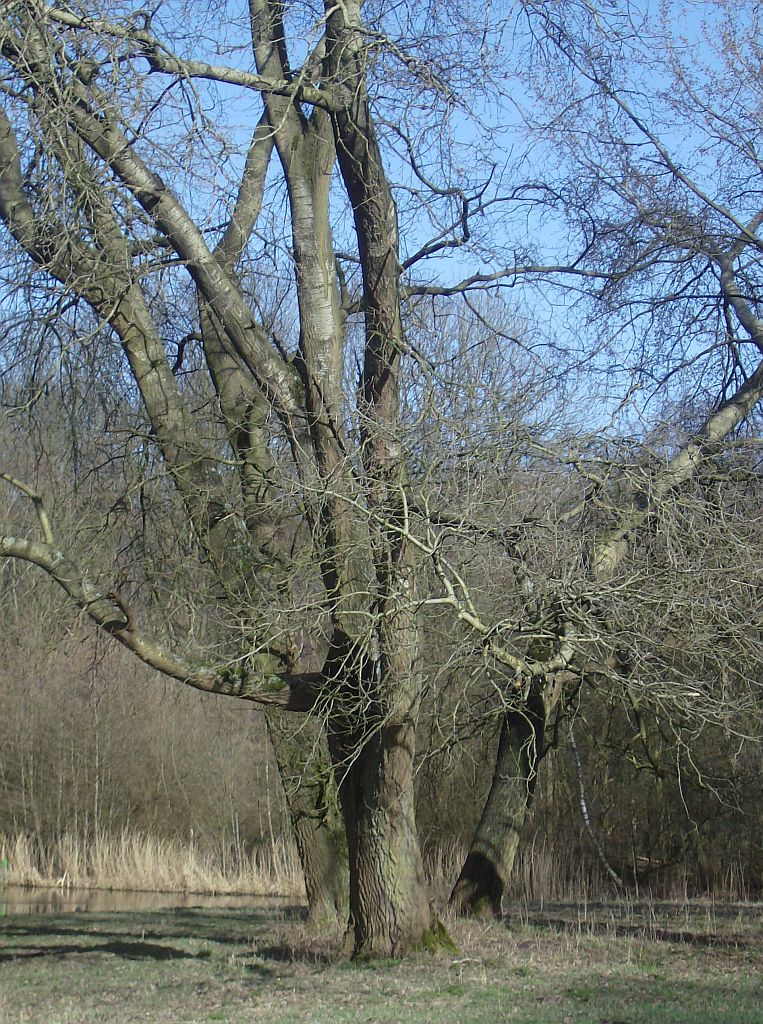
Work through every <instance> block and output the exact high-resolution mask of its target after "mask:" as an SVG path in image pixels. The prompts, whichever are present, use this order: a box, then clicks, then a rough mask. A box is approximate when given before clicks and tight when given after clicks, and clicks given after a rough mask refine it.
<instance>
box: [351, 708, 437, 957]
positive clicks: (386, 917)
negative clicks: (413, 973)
mask: <svg viewBox="0 0 763 1024" xmlns="http://www.w3.org/2000/svg"><path fill="white" fill-rule="evenodd" d="M413 738H414V737H413V725H412V723H411V722H402V723H399V724H396V725H390V726H384V727H382V728H381V729H380V730H379V732H378V733H376V735H374V736H373V737H372V738H370V739H368V740H367V741H366V742H365V743H364V745H363V746H362V747H361V748H360V750H353V748H352V744H351V743H350V744H348V743H347V742H346V741H345V738H344V737H341V736H337V735H334V736H333V737H332V750H333V751H334V755H335V758H336V759H337V760H338V761H340V762H341V761H345V762H347V761H348V759H349V763H348V764H347V766H346V768H345V770H344V775H343V777H342V779H341V783H340V786H339V795H340V800H341V803H342V813H343V816H344V822H345V829H346V833H347V844H348V850H349V862H350V921H349V926H348V933H347V946H348V951H349V948H352V955H353V957H354V958H355V959H366V958H370V957H376V956H381V957H390V956H393V957H396V956H405V955H406V954H407V953H410V952H411V951H412V950H415V949H420V948H426V947H429V946H430V945H434V944H437V941H438V939H439V937H440V936H439V931H438V926H437V922H436V920H435V919H434V917H433V913H432V909H431V907H430V905H429V900H428V898H427V890H426V883H425V879H424V869H423V865H422V860H421V851H420V849H419V844H418V839H417V835H416V826H415V820H414V810H413Z"/></svg>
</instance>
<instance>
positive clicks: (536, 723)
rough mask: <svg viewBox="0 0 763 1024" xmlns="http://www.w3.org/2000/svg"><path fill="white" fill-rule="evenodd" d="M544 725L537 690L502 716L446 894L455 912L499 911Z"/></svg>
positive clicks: (532, 786) (528, 799)
mask: <svg viewBox="0 0 763 1024" xmlns="http://www.w3.org/2000/svg"><path fill="white" fill-rule="evenodd" d="M544 727H545V713H544V704H543V699H542V697H541V696H540V694H531V695H530V697H529V698H528V700H527V701H526V702H525V704H524V705H523V706H522V707H521V708H519V709H517V710H512V711H509V712H508V713H507V714H506V715H505V716H504V719H503V723H502V725H501V737H500V740H499V743H498V754H497V756H496V765H495V772H494V774H493V783H492V785H491V787H490V792H489V794H488V798H487V802H486V804H485V808H484V810H483V812H482V817H481V818H480V822H479V825H478V826H477V831H476V833H475V835H474V839H473V840H472V844H471V847H470V848H469V853H468V856H467V858H466V861H465V863H464V866H463V868H462V869H461V874H460V876H459V878H458V881H457V882H456V884H455V886H454V888H453V892H452V893H451V896H450V904H451V906H452V907H453V908H454V909H455V910H456V912H457V913H459V914H464V915H467V914H481V913H485V912H487V913H491V912H492V914H493V915H494V916H495V917H497V918H500V917H501V915H502V912H503V910H502V904H503V894H504V890H505V888H506V883H507V881H508V879H509V876H510V875H511V870H512V868H513V866H514V859H515V857H516V853H517V848H518V846H519V837H520V834H521V832H522V826H523V825H524V823H525V818H526V817H527V811H528V808H529V807H530V804H531V802H532V797H533V791H534V789H535V780H536V778H537V763H538V754H539V752H540V749H541V744H542V740H543V730H544Z"/></svg>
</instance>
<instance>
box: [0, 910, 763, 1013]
mask: <svg viewBox="0 0 763 1024" xmlns="http://www.w3.org/2000/svg"><path fill="white" fill-rule="evenodd" d="M449 927H450V928H451V932H452V934H453V937H454V939H455V940H456V942H457V944H458V946H459V953H457V954H441V955H438V956H429V955H422V956H420V957H418V958H416V959H413V960H410V961H404V962H391V961H383V962H379V963H373V964H363V965H356V964H351V963H346V962H342V961H336V960H335V959H334V952H335V949H336V944H337V943H336V938H335V939H334V941H331V940H327V939H321V940H318V939H315V938H311V937H310V936H309V935H308V934H307V933H306V932H305V930H304V926H303V924H302V911H301V910H300V908H297V907H295V908H291V909H288V908H287V909H285V910H280V911H274V910H272V909H266V908H257V909H251V910H202V909H178V910H163V911H153V912H135V911H130V912H123V913H87V914H85V913H70V914H61V915H58V916H43V915H25V916H21V915H18V916H8V917H6V918H3V919H0V1024H33V1022H34V1024H38V1022H39V1024H85V1022H93V1024H95V1022H99V1024H100V1022H104V1021H108V1022H110V1024H128V1022H129V1024H137V1022H143V1021H145V1022H151V1024H163V1022H167V1024H169V1022H172V1024H195V1022H207V1021H210V1022H211V1021H219V1022H230V1024H239V1022H240V1024H243V1022H248V1021H268V1024H292V1022H293V1024H345V1022H346V1024H360V1022H372V1024H382V1022H390V1024H413V1022H417V1024H418V1022H422V1021H423V1022H432V1024H437V1022H443V1024H445V1022H447V1024H453V1022H457V1024H501V1022H504V1021H511V1022H518V1024H546V1022H548V1024H552V1022H553V1024H567V1022H570V1024H572V1022H581V1024H582V1022H585V1024H695V1022H702V1024H761V1021H762V1020H763V905H761V904H720V903H717V904H714V903H704V902H698V903H682V904H674V903H649V904H627V903H596V904H588V905H578V904H569V903H568V904H556V905H553V906H548V905H546V906H544V907H543V908H540V907H523V908H517V909H515V910H514V911H513V912H512V913H511V914H510V915H509V916H508V918H507V920H506V921H505V922H503V923H502V924H497V923H493V922H490V923H483V922H479V921H471V922H470V921H451V922H449Z"/></svg>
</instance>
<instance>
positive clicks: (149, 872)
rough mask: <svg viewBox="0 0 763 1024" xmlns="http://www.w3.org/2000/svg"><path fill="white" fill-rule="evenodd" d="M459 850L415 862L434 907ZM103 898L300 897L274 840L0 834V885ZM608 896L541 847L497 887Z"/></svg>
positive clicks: (669, 887) (448, 847) (662, 892)
mask: <svg viewBox="0 0 763 1024" xmlns="http://www.w3.org/2000/svg"><path fill="white" fill-rule="evenodd" d="M465 853H466V851H465V849H464V847H463V844H461V843H459V842H456V841H452V842H445V843H440V844H439V845H437V846H436V847H434V848H432V849H430V850H429V851H428V852H427V855H426V857H425V869H426V873H427V876H428V878H429V881H430V884H431V886H432V890H433V892H434V894H435V895H436V897H437V898H438V899H442V900H446V899H447V897H448V895H449V893H450V890H451V888H452V886H453V884H454V882H455V880H456V878H457V877H458V874H459V871H460V869H461V865H462V864H463V861H464V857H465ZM3 882H6V883H8V884H10V885H22V886H42V887H49V886H59V887H62V888H83V889H113V890H124V891H143V892H186V893H211V894H220V895H223V894H233V893H242V894H251V895H257V896H286V897H290V898H294V899H303V898H304V881H303V877H302V870H301V867H300V863H299V858H298V856H297V852H296V849H295V848H294V846H293V844H292V843H291V842H290V841H289V840H287V839H284V838H282V837H278V838H275V839H274V841H273V842H270V843H265V844H261V845H258V846H256V847H254V848H251V849H247V848H244V847H243V845H242V844H234V843H231V844H226V843H224V842H220V843H218V844H216V845H211V844H209V843H203V842H199V841H194V840H189V839H186V838H184V837H180V836H178V837H174V838H158V837H155V836H151V835H148V834H146V833H143V832H136V831H131V830H127V829H125V830H124V831H122V832H120V833H117V834H116V835H113V834H107V833H101V834H99V835H97V836H96V837H95V838H94V839H84V838H82V837H78V836H75V835H73V834H71V833H65V834H64V835H62V836H60V837H58V839H57V840H56V841H54V842H51V843H42V842H41V841H39V840H38V839H37V838H35V837H34V836H30V835H26V834H19V835H15V836H10V835H5V834H3V833H2V832H0V884H2V883H3ZM710 888H711V892H708V893H707V894H706V895H712V896H713V897H714V898H717V899H729V900H747V899H750V898H751V896H752V893H751V892H750V890H749V886H748V885H747V884H746V877H745V873H744V871H743V870H742V869H741V868H740V867H739V866H738V865H735V864H729V865H727V870H726V873H725V875H724V877H722V878H716V879H714V882H713V885H712V886H711V887H710ZM624 895H626V894H625V893H622V892H616V891H615V890H614V888H613V886H612V884H611V883H610V882H609V880H608V879H607V878H606V877H605V876H604V875H603V872H600V871H598V870H597V868H596V866H595V865H592V864H591V863H590V862H585V861H583V860H581V859H578V858H574V857H570V856H569V855H568V853H567V851H564V850H559V849H557V848H555V847H554V846H553V845H552V844H550V843H549V842H547V841H546V840H545V839H542V838H541V839H538V838H537V837H536V839H535V840H534V841H533V842H531V843H528V844H527V845H525V846H524V847H523V848H521V849H520V851H519V853H518V855H517V859H516V861H515V865H514V871H513V873H512V877H511V879H510V882H509V885H508V886H507V892H506V898H507V900H509V901H511V902H517V901H518V902H520V903H533V902H538V901H541V902H543V901H547V902H556V901H564V900H581V901H586V900H602V899H603V900H606V899H610V898H612V897H622V896H624ZM627 895H629V896H630V897H635V898H638V897H639V896H645V897H649V896H659V897H661V898H665V899H678V900H681V899H683V900H685V899H688V898H689V897H690V896H692V895H693V896H696V895H702V893H699V892H698V891H697V887H696V885H691V884H690V883H689V879H688V877H687V876H686V875H685V874H682V873H680V872H679V873H677V874H676V875H675V876H673V877H672V878H670V879H666V880H665V881H664V882H663V884H662V885H660V886H659V889H658V890H655V891H654V892H653V891H652V890H651V889H646V890H640V889H639V887H638V886H635V887H634V886H629V887H628V893H627Z"/></svg>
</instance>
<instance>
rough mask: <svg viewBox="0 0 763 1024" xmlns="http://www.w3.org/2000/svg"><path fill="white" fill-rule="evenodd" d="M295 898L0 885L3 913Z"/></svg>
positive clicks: (231, 904)
mask: <svg viewBox="0 0 763 1024" xmlns="http://www.w3.org/2000/svg"><path fill="white" fill-rule="evenodd" d="M293 902H294V901H293V900H285V899H279V898H277V897H262V896H207V895H205V894H203V893H183V892H112V891H109V890H105V889H37V888H26V887H23V886H20V885H0V917H5V916H6V915H8V914H64V913H66V912H68V911H69V912H75V911H76V912H80V913H81V912H84V911H101V912H107V913H108V912H114V911H119V910H166V909H171V908H177V907H182V908H187V907H205V908H211V909H220V910H223V909H230V908H238V907H260V908H263V907H273V908H276V907H279V906H280V907H283V906H286V905H289V904H293Z"/></svg>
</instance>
